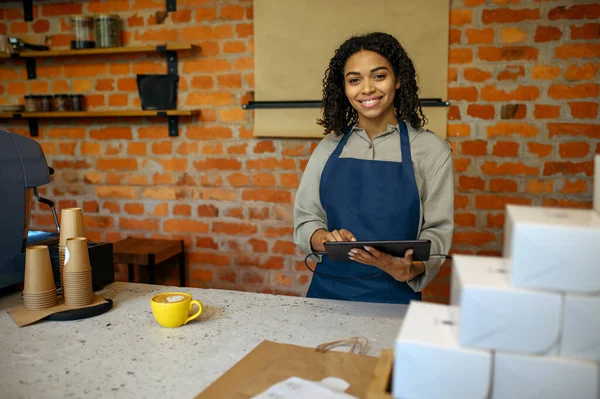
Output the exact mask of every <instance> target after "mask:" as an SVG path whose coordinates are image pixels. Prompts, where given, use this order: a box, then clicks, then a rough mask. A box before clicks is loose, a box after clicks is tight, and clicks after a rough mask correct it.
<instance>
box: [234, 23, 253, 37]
mask: <svg viewBox="0 0 600 399" xmlns="http://www.w3.org/2000/svg"><path fill="white" fill-rule="evenodd" d="M235 33H236V35H237V37H250V36H252V35H253V34H254V25H253V24H236V25H235Z"/></svg>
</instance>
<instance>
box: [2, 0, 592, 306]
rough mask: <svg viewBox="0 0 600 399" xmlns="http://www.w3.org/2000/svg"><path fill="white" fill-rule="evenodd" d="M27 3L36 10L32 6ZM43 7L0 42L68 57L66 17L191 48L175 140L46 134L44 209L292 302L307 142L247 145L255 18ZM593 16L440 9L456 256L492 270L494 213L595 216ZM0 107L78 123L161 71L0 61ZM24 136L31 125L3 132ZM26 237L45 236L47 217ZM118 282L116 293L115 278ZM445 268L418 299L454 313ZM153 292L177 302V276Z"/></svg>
mask: <svg viewBox="0 0 600 399" xmlns="http://www.w3.org/2000/svg"><path fill="white" fill-rule="evenodd" d="M34 3H35V2H34ZM163 9H164V1H162V0H161V1H158V0H118V1H86V2H64V1H63V2H58V1H43V2H42V1H40V2H37V4H36V6H35V7H34V16H35V20H34V22H29V23H27V22H24V21H23V14H22V7H21V4H20V2H2V3H1V4H0V20H1V21H2V22H0V33H2V34H6V33H9V34H39V35H47V36H49V38H50V45H51V46H52V47H56V48H64V47H66V46H68V43H69V40H70V37H69V35H68V32H69V27H68V20H67V16H68V15H73V14H86V13H103V12H111V13H118V14H119V15H121V17H122V18H123V20H124V29H125V31H126V33H125V35H124V39H125V43H126V44H131V45H133V44H148V43H150V44H160V43H163V42H164V41H165V40H168V41H178V42H188V43H193V44H197V45H199V46H200V47H201V48H202V51H201V52H200V53H189V54H185V53H182V54H181V55H180V57H179V60H180V63H179V73H180V79H181V80H180V90H179V107H180V108H200V109H202V115H201V116H200V117H199V118H197V119H192V120H189V119H183V120H182V121H180V136H179V137H177V138H169V137H168V135H167V128H166V123H165V121H164V120H161V119H137V118H136V119H129V118H128V119H77V120H73V121H59V120H54V121H41V122H40V137H39V141H40V143H41V144H42V146H43V148H44V151H45V153H46V156H47V158H48V161H49V163H50V164H51V165H52V166H53V167H55V168H56V170H57V173H56V176H55V177H54V178H53V181H52V183H51V184H50V185H48V186H47V187H45V188H44V190H42V191H43V192H44V195H46V196H47V197H49V198H51V199H53V200H55V201H57V202H58V206H59V208H62V207H67V206H75V205H76V206H81V207H83V208H84V211H85V215H86V217H85V218H86V220H85V223H86V229H87V233H88V236H89V237H90V238H91V239H93V240H106V241H115V240H118V239H120V238H122V237H126V236H145V237H177V238H183V239H184V240H185V242H186V251H187V254H188V270H187V274H188V279H189V280H188V281H190V285H193V286H198V287H218V288H231V289H240V290H248V291H260V292H276V293H285V294H302V293H303V292H305V290H306V288H307V286H308V282H309V281H310V273H309V272H307V271H306V270H305V268H304V265H303V261H302V259H303V257H302V256H301V254H300V252H299V251H298V250H297V249H296V248H295V246H294V245H293V243H292V236H291V235H292V208H293V205H292V204H293V197H294V194H295V188H296V187H297V184H298V181H299V179H300V177H301V174H302V170H303V168H304V166H305V165H306V162H307V159H308V156H309V154H310V152H311V150H312V149H313V148H314V146H315V144H316V140H290V139H277V140H270V139H254V138H252V114H251V113H250V112H248V111H243V110H242V109H241V108H240V104H242V103H243V102H244V101H245V100H246V99H247V98H249V92H251V91H252V88H253V83H254V79H253V77H254V75H253V57H252V52H253V41H252V38H253V37H252V31H253V26H252V2H251V1H248V0H237V1H236V0H231V1H227V2H223V1H216V0H179V1H178V11H177V12H175V13H171V14H170V15H169V16H168V17H167V18H166V19H164V20H162V18H161V15H160V14H156V11H161V10H163ZM599 19H600V5H599V4H597V2H594V1H592V0H590V1H588V2H587V4H586V2H584V1H562V0H561V1H559V0H557V1H537V0H536V1H532V0H493V1H489V0H488V1H484V0H462V1H461V0H452V1H451V16H450V21H451V30H450V64H449V71H448V73H449V89H448V93H449V99H450V100H451V101H452V106H451V108H450V110H449V115H450V121H449V137H448V141H449V142H450V143H451V144H452V146H453V148H454V152H455V168H456V177H455V178H456V223H457V228H456V233H455V237H454V247H453V250H454V251H456V252H466V253H489V254H498V253H499V250H500V248H501V240H502V225H503V221H504V213H503V208H504V205H505V204H506V203H525V204H533V205H556V206H576V207H586V208H587V207H590V206H591V188H592V187H591V175H592V155H593V154H594V153H598V152H600V131H599V128H598V124H597V115H598V104H599V101H598V94H599V90H600V86H599V84H598V69H599V65H600V33H599V32H600V24H599ZM0 62H1V63H0V103H15V102H22V97H23V95H24V94H28V93H32V94H43V93H63V92H66V93H84V94H86V96H87V99H88V104H89V109H123V108H133V109H138V108H139V100H138V95H137V88H136V84H135V74H141V73H165V72H166V63H165V61H164V59H162V58H161V57H160V56H158V55H153V54H147V55H135V56H131V55H128V56H110V57H102V58H99V57H77V58H56V59H53V60H38V79H37V80H27V79H26V74H25V67H24V63H22V62H19V61H16V60H3V61H0ZM7 125H8V126H9V128H10V129H12V130H14V131H17V132H20V133H23V134H27V129H26V125H25V124H23V123H19V122H18V121H7V120H2V119H0V126H2V127H6V126H7ZM33 223H34V227H35V228H42V229H51V228H52V225H53V223H52V218H51V215H50V213H49V212H48V211H47V209H44V207H43V206H42V207H39V206H38V207H36V210H35V213H34V220H33ZM123 272H124V269H121V270H120V273H119V276H120V278H124V275H123ZM449 272H450V270H449V266H445V267H444V268H443V270H442V272H441V273H440V276H439V277H438V279H437V280H436V281H435V282H434V283H433V284H432V285H431V286H430V287H429V289H428V291H427V293H426V294H427V295H426V297H427V298H428V299H429V300H433V301H440V302H444V301H446V300H447V297H448V276H449ZM161 281H162V282H165V283H167V284H177V271H176V269H172V270H170V272H168V273H167V274H166V275H164V276H162V279H161Z"/></svg>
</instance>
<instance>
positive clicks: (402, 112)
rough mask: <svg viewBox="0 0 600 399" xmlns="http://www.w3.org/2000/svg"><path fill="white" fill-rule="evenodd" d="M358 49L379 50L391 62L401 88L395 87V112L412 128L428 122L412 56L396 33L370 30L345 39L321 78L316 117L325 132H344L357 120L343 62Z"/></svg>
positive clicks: (340, 133)
mask: <svg viewBox="0 0 600 399" xmlns="http://www.w3.org/2000/svg"><path fill="white" fill-rule="evenodd" d="M361 50H369V51H373V52H376V53H379V54H381V56H383V57H385V58H386V59H387V60H388V61H389V62H390V64H391V65H392V69H393V71H394V78H395V79H396V80H398V81H399V82H400V88H399V89H396V93H395V96H394V109H395V111H396V116H397V117H398V118H399V119H401V120H404V121H407V122H409V123H410V124H411V125H412V126H413V127H414V128H420V127H422V126H423V125H424V124H425V123H427V119H426V118H425V115H423V110H422V109H421V105H420V103H419V96H418V92H419V87H418V86H417V78H416V72H415V67H414V65H413V62H412V60H411V59H410V58H409V57H408V55H407V54H406V51H404V48H402V46H401V45H400V43H399V42H398V40H397V39H396V38H395V37H393V36H392V35H389V34H387V33H382V32H373V33H369V34H367V35H362V36H353V37H351V38H350V39H348V40H346V41H345V42H344V43H343V44H342V45H341V46H340V47H339V48H338V49H337V50H336V51H335V54H334V55H333V58H332V59H331V61H329V67H328V68H327V70H326V71H325V77H324V78H323V102H322V111H323V118H321V119H319V120H318V121H317V123H318V124H319V125H321V126H323V127H324V128H325V132H324V134H328V133H335V134H336V135H338V136H340V135H343V134H344V133H346V131H347V130H348V129H349V128H350V126H353V125H354V124H355V123H357V122H358V112H356V110H355V109H354V108H353V107H352V105H351V104H350V102H349V101H348V98H347V97H346V94H345V89H344V66H345V65H346V61H348V58H350V57H351V56H352V55H353V54H355V53H357V52H359V51H361Z"/></svg>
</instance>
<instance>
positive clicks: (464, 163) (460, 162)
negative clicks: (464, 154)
mask: <svg viewBox="0 0 600 399" xmlns="http://www.w3.org/2000/svg"><path fill="white" fill-rule="evenodd" d="M470 165H471V160H470V159H468V158H456V159H454V171H455V172H457V173H460V172H466V171H467V170H468V169H469V166H470Z"/></svg>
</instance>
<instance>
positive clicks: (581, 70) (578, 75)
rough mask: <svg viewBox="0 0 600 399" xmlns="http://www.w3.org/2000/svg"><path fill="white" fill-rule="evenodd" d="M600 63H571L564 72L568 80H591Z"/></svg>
mask: <svg viewBox="0 0 600 399" xmlns="http://www.w3.org/2000/svg"><path fill="white" fill-rule="evenodd" d="M599 66H600V64H584V65H581V66H579V65H571V66H570V67H568V68H567V70H566V72H565V77H566V78H567V79H569V80H593V79H594V77H595V76H596V73H597V72H598V67H599Z"/></svg>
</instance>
